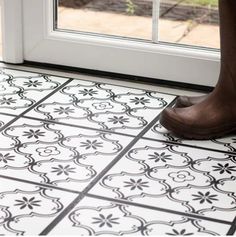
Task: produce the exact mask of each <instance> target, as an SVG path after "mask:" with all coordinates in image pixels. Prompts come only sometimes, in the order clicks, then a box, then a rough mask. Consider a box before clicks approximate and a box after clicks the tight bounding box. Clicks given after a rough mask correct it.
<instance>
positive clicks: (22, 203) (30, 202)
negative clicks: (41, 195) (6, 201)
mask: <svg viewBox="0 0 236 237" xmlns="http://www.w3.org/2000/svg"><path fill="white" fill-rule="evenodd" d="M15 201H16V204H15V206H19V207H20V209H24V208H29V209H30V210H32V209H33V208H34V207H39V206H40V204H39V203H40V202H41V200H36V199H35V197H31V198H29V199H27V198H26V197H22V200H15Z"/></svg>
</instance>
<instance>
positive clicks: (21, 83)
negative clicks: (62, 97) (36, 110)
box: [0, 69, 68, 115]
mask: <svg viewBox="0 0 236 237" xmlns="http://www.w3.org/2000/svg"><path fill="white" fill-rule="evenodd" d="M67 80H68V79H65V78H57V77H50V76H47V75H41V74H37V73H28V72H22V71H18V70H9V69H2V70H1V71H0V112H4V113H10V114H14V115H18V114H20V113H22V112H24V111H25V110H26V109H28V108H29V107H30V106H32V105H34V104H35V103H36V102H37V101H39V100H40V99H42V98H43V97H45V96H46V95H48V94H49V93H50V92H52V91H53V90H54V89H56V88H57V87H58V86H59V85H61V84H62V83H64V82H66V81H67Z"/></svg>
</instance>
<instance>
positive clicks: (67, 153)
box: [0, 119, 133, 191]
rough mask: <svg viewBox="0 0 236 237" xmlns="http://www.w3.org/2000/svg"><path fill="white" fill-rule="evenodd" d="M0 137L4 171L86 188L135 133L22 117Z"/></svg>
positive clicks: (67, 186) (2, 172)
mask: <svg viewBox="0 0 236 237" xmlns="http://www.w3.org/2000/svg"><path fill="white" fill-rule="evenodd" d="M0 139H1V140H2V141H3V143H2V145H1V147H0V172H1V174H2V175H8V176H11V177H15V178H20V179H24V180H28V179H30V180H31V181H34V182H38V183H47V184H51V185H56V186H59V187H63V188H68V189H72V190H76V191H82V190H83V189H84V188H85V187H86V186H87V185H88V184H89V183H90V182H91V181H92V180H93V179H94V178H95V177H96V176H97V175H98V174H99V173H100V172H101V171H102V170H103V169H104V168H105V167H106V166H107V165H108V164H109V163H110V162H112V160H113V159H115V157H116V156H117V155H118V154H119V153H120V152H121V151H122V150H123V148H124V147H126V146H127V145H128V144H129V143H130V141H131V140H132V139H133V138H132V137H127V136H121V135H116V134H110V133H104V132H100V131H93V130H86V129H79V128H73V127H68V126H62V125H58V124H48V123H45V122H40V121H35V120H28V119H19V120H18V121H17V122H15V123H14V124H12V125H11V126H10V127H8V128H6V129H5V130H4V131H3V132H2V133H1V137H0Z"/></svg>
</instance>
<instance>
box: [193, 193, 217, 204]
mask: <svg viewBox="0 0 236 237" xmlns="http://www.w3.org/2000/svg"><path fill="white" fill-rule="evenodd" d="M192 196H193V197H194V198H193V200H194V201H199V202H200V204H203V203H205V202H207V203H210V204H212V203H213V202H215V201H218V199H217V198H216V197H217V195H216V194H210V192H206V193H202V192H198V194H192Z"/></svg>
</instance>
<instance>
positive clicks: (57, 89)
mask: <svg viewBox="0 0 236 237" xmlns="http://www.w3.org/2000/svg"><path fill="white" fill-rule="evenodd" d="M71 81H73V79H69V80H67V81H66V82H64V83H63V84H61V85H60V86H59V87H57V88H56V89H55V90H53V91H52V92H50V93H49V94H48V95H46V96H45V97H43V98H42V99H41V100H39V101H38V102H36V103H35V104H34V105H32V106H30V107H29V108H28V109H26V110H25V111H24V112H22V113H21V114H19V115H17V116H16V117H15V118H14V119H12V120H11V121H10V122H8V123H6V124H5V125H3V126H2V127H1V128H0V132H2V131H3V130H4V129H6V128H7V127H8V126H9V125H11V124H13V123H14V122H16V121H17V120H18V119H20V118H21V117H22V116H23V115H24V114H26V113H28V112H29V111H30V110H32V109H33V108H35V107H36V106H37V105H39V104H41V103H42V102H43V101H44V100H46V99H48V98H49V97H50V96H52V95H53V94H55V93H56V92H58V91H59V90H60V89H62V88H63V87H64V86H66V85H67V84H69V83H70V82H71Z"/></svg>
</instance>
